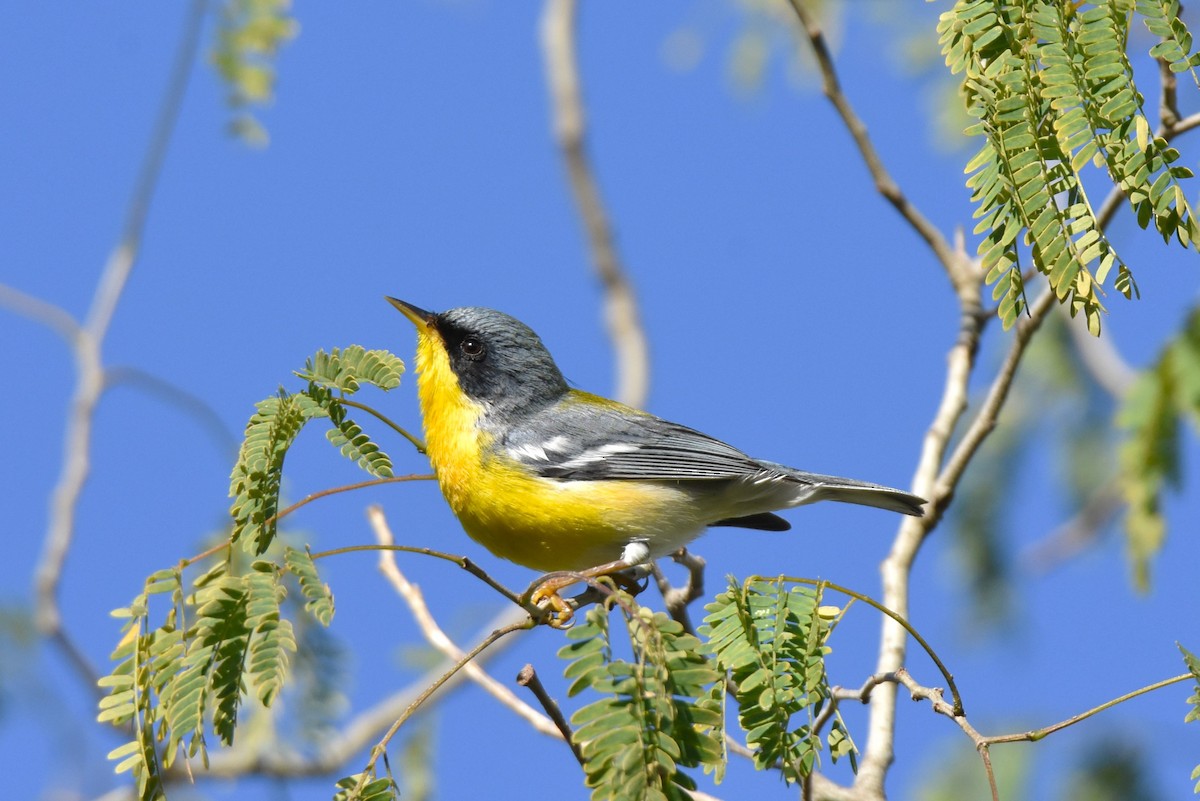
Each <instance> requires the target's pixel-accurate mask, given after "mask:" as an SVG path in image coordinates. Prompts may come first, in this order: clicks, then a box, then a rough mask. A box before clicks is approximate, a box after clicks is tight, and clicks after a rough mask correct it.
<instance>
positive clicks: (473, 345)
mask: <svg viewBox="0 0 1200 801" xmlns="http://www.w3.org/2000/svg"><path fill="white" fill-rule="evenodd" d="M458 347H459V348H460V349H461V350H462V352H463V355H464V356H466V357H467V358H468V359H470V360H472V361H479V360H480V359H482V358H483V354H484V353H485V352H486V351H487V348H485V347H484V346H483V342H482V341H481V340H480V339H479V338H478V337H467V338H465V339H464V340H463V341H462V344H461V345H459V346H458Z"/></svg>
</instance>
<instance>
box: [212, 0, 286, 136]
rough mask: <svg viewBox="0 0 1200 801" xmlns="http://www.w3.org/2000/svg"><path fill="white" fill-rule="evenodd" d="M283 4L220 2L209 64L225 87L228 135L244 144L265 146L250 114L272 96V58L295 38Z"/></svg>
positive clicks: (282, 0) (279, 1) (275, 1)
mask: <svg viewBox="0 0 1200 801" xmlns="http://www.w3.org/2000/svg"><path fill="white" fill-rule="evenodd" d="M290 6H291V3H290V2H289V0H224V2H222V3H221V10H220V17H219V25H218V29H217V43H216V46H215V47H214V48H213V52H212V62H213V64H214V65H215V66H216V68H217V72H218V73H219V74H220V76H221V78H222V79H223V80H224V81H225V83H226V84H227V85H228V87H229V95H228V97H229V105H230V106H231V107H233V109H234V117H233V120H232V121H231V123H230V130H231V132H232V133H233V134H234V135H236V136H238V137H240V138H241V139H243V140H244V141H246V142H248V143H250V144H259V145H261V144H266V142H267V132H266V129H264V128H263V126H262V124H261V123H259V122H258V120H256V119H255V118H254V115H253V114H252V113H250V109H251V108H253V107H255V106H262V105H265V104H266V103H269V102H270V101H271V98H272V97H273V96H274V93H275V57H276V55H278V53H279V50H280V48H282V47H283V45H285V44H287V43H288V42H289V41H290V40H291V39H293V38H294V37H295V36H296V31H297V28H298V26H297V24H296V21H295V20H294V19H292V16H291V13H290Z"/></svg>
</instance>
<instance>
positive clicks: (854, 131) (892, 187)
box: [789, 0, 957, 271]
mask: <svg viewBox="0 0 1200 801" xmlns="http://www.w3.org/2000/svg"><path fill="white" fill-rule="evenodd" d="M789 2H790V3H791V6H792V11H794V12H795V14H796V17H797V18H798V19H799V20H800V25H801V26H802V27H803V28H804V34H805V35H806V36H807V37H808V42H809V44H810V45H811V46H812V51H813V55H814V56H816V59H817V66H818V67H819V68H820V70H821V79H822V84H823V87H822V88H823V90H824V92H825V96H826V97H827V98H829V102H830V103H832V104H833V107H834V108H835V109H836V110H837V113H838V116H839V117H841V118H842V124H843V125H845V126H846V130H847V131H849V132H850V136H851V137H852V138H853V139H854V144H855V145H856V146H857V147H858V152H859V153H860V154H861V155H862V159H863V163H865V164H866V167H867V170H868V171H869V172H870V173H871V179H872V180H873V181H874V182H875V189H876V190H877V191H878V192H879V194H880V195H882V196H883V197H884V199H886V200H887V201H888V202H889V203H891V204H892V206H893V207H895V209H896V211H898V212H899V213H900V216H901V217H903V218H904V219H905V221H907V222H908V224H909V225H910V226H911V227H912V229H913V230H914V231H916V232H917V235H918V236H920V237H921V238H922V239H923V240H925V243H926V244H927V245H929V247H930V249H931V250H932V251H933V254H934V256H936V257H937V260H938V261H939V262H941V263H942V266H943V267H945V269H946V270H948V271H950V270H953V269H955V264H956V261H957V257H956V256H955V253H954V250H953V248H951V246H950V243H949V242H947V241H946V238H945V237H944V236H942V232H941V231H939V230H938V229H937V226H935V225H934V224H933V223H931V222H930V221H929V219H928V218H926V217H925V215H924V214H922V213H921V212H920V211H919V210H918V209H917V207H916V206H914V205H913V204H912V201H910V200H909V199H908V197H907V196H906V195H905V194H904V192H903V191H901V189H900V185H899V184H897V183H896V180H895V179H894V178H893V177H892V175H891V173H890V172H888V170H887V167H885V166H884V164H883V159H881V158H880V157H879V152H878V151H877V150H875V145H874V144H872V143H871V138H870V136H869V135H868V134H867V126H866V124H864V123H863V121H862V119H861V118H860V117H859V116H858V114H857V113H856V112H855V111H854V107H853V106H852V105H851V104H850V100H849V99H848V98H847V97H846V95H845V93H844V92H843V91H842V85H841V81H840V80H839V79H838V74H837V67H835V66H834V63H833V55H832V54H831V53H830V52H829V44H828V43H827V42H826V41H825V34H824V33H823V32H822V31H821V26H820V24H819V23H818V22H817V20H816V18H815V17H814V16H813V14H812V12H811V11H809V9H808V8H806V7H805V5H804V0H789Z"/></svg>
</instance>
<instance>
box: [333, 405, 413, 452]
mask: <svg viewBox="0 0 1200 801" xmlns="http://www.w3.org/2000/svg"><path fill="white" fill-rule="evenodd" d="M338 403H340V404H342V405H343V406H351V407H353V408H355V409H362V410H363V411H364V412H366V413H367V414H369V415H372V416H373V417H375V419H377V420H379V422H381V423H383V424H384V425H385V426H387V427H388V428H390V429H392V430H393V431H395V432H396V433H397V434H399V435H400V436H402V437H404V438H405V439H406V440H408V441H409V442H411V443H412V445H413V447H414V448H416V449H417V453H425V443H424V442H422V441H421V438H420V437H418V436H416V435H414V434H411V433H409V431H408V429H406V428H405V427H404V426H402V425H400V424H399V423H396V422H395V421H393V420H392V419H391V418H390V417H388V416H387V415H385V414H383V413H382V412H380V411H379V410H378V409H373V408H371V407H370V406H368V405H367V404H365V403H359V402H358V401H352V400H350V399H349V398H339V399H338Z"/></svg>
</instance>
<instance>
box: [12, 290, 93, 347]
mask: <svg viewBox="0 0 1200 801" xmlns="http://www.w3.org/2000/svg"><path fill="white" fill-rule="evenodd" d="M0 306H5V307H7V308H8V309H9V310H10V311H13V312H15V313H16V314H19V315H21V316H22V317H27V318H29V319H30V320H33V321H34V322H35V323H41V324H42V325H44V326H46V327H47V328H49V329H50V330H51V331H53V332H54V333H56V334H58V335H59V336H60V337H62V338H63V341H65V342H66V343H67V344H68V345H69V346H71V348H72V349H73V350H74V349H78V347H79V342H80V340H82V339H83V338H84V336H85V335H84V331H83V328H82V327H81V326H80V325H79V322H78V321H77V320H76V319H75V318H74V317H72V316H71V315H70V314H69V313H67V311H66V310H65V309H63V308H62V307H60V306H55V305H54V304H53V303H47V302H46V301H44V300H42V299H41V298H35V297H34V296H33V295H27V294H25V293H24V292H22V291H21V290H19V289H16V288H15V287H11V286H8V285H7V284H0Z"/></svg>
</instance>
